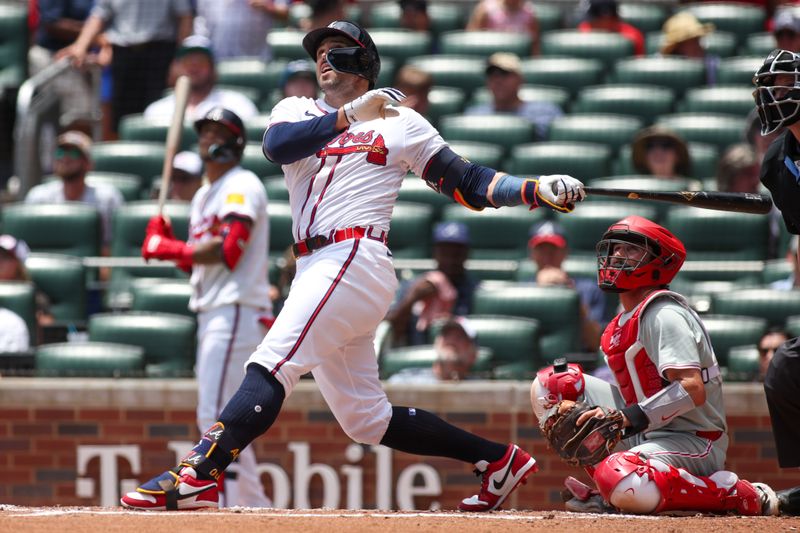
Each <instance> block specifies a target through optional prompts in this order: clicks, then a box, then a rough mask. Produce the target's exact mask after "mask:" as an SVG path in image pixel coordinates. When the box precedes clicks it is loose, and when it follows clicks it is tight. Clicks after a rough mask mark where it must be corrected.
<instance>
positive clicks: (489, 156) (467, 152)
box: [447, 140, 505, 169]
mask: <svg viewBox="0 0 800 533" xmlns="http://www.w3.org/2000/svg"><path fill="white" fill-rule="evenodd" d="M448 141H449V140H448ZM447 144H449V145H450V148H451V149H452V150H453V151H454V152H455V153H457V154H458V155H460V156H462V157H465V158H467V159H469V160H470V161H472V162H473V163H478V164H480V165H484V166H487V167H490V168H495V169H496V168H500V167H501V165H502V160H503V154H504V153H505V149H504V148H503V147H502V146H499V145H497V144H491V143H488V142H475V141H449V142H448V143H447Z"/></svg>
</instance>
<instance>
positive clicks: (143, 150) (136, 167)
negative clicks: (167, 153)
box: [92, 141, 165, 191]
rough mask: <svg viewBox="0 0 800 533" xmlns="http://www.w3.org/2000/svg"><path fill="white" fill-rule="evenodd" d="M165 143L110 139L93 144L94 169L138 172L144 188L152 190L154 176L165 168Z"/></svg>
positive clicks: (158, 174)
mask: <svg viewBox="0 0 800 533" xmlns="http://www.w3.org/2000/svg"><path fill="white" fill-rule="evenodd" d="M164 150H165V147H164V143H163V142H153V141H109V142H99V143H95V144H94V145H92V169H93V170H95V171H100V172H123V173H127V174H136V175H137V176H139V177H140V178H141V179H142V190H147V191H149V190H150V187H151V186H152V184H153V176H160V175H161V170H162V169H163V168H164Z"/></svg>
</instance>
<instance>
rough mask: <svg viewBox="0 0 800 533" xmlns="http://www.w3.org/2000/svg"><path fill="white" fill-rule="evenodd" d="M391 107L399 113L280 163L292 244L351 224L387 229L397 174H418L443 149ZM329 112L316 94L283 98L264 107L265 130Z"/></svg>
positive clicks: (434, 136) (430, 132) (417, 119)
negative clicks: (268, 112)
mask: <svg viewBox="0 0 800 533" xmlns="http://www.w3.org/2000/svg"><path fill="white" fill-rule="evenodd" d="M396 109H397V111H398V113H399V116H396V117H388V118H386V119H376V120H371V121H367V122H356V123H355V124H353V125H352V126H350V127H349V128H348V129H347V130H345V131H344V132H343V133H341V134H340V135H337V136H336V137H334V138H333V140H332V141H330V142H329V143H328V144H327V146H326V147H325V148H324V149H322V150H321V151H320V152H319V153H317V154H315V155H312V156H310V157H306V158H304V159H301V160H300V161H296V162H294V163H292V164H290V165H284V166H283V167H282V168H283V171H284V173H285V175H286V185H287V187H288V188H289V201H290V202H291V206H292V233H293V235H294V239H295V241H299V240H302V239H306V238H308V237H311V236H314V235H327V234H328V232H329V231H331V230H333V229H337V228H346V227H353V226H364V227H366V226H373V227H375V228H376V229H378V230H384V231H388V230H389V220H390V219H391V216H392V208H393V207H394V202H395V200H396V199H397V193H398V191H399V190H400V185H401V184H402V181H403V178H404V177H405V176H406V174H407V173H408V171H409V170H411V171H412V172H413V173H414V174H416V175H418V176H422V172H423V170H424V166H425V164H426V163H427V162H428V160H429V159H430V158H431V157H432V156H433V155H434V154H436V153H437V152H438V151H439V150H441V149H442V148H443V147H444V146H445V142H444V140H443V139H442V137H441V136H440V135H439V132H437V131H436V129H435V128H434V127H433V126H431V125H430V123H429V122H428V121H427V120H425V119H424V118H423V117H422V116H420V115H419V114H418V113H417V112H416V111H414V110H412V109H409V108H407V107H398V108H396ZM335 112H336V108H333V107H331V106H329V105H327V104H326V103H325V102H324V101H323V100H322V99H317V100H316V101H315V100H313V99H311V98H300V97H291V98H286V99H284V100H282V101H280V102H278V104H277V105H276V106H275V108H274V109H273V110H272V115H271V116H270V121H269V126H268V129H269V127H271V126H272V125H274V124H279V123H281V122H300V121H303V120H311V119H312V118H314V117H320V116H322V115H324V114H327V113H335ZM431 194H434V193H433V191H431Z"/></svg>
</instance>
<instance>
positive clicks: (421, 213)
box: [389, 180, 436, 258]
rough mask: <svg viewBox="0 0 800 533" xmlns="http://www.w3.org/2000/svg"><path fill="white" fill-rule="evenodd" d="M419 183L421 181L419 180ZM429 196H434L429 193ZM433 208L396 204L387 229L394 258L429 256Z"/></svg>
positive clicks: (414, 204) (411, 204)
mask: <svg viewBox="0 0 800 533" xmlns="http://www.w3.org/2000/svg"><path fill="white" fill-rule="evenodd" d="M420 181H421V180H420ZM431 194H436V193H434V192H433V191H431ZM433 217H434V207H433V206H432V205H429V204H423V203H405V202H396V203H395V204H394V211H392V223H391V226H390V227H389V249H390V250H391V251H392V256H393V257H396V258H423V257H430V255H431V228H432V227H433Z"/></svg>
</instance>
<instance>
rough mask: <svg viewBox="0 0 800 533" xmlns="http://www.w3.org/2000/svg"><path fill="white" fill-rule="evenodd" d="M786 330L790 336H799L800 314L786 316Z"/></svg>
mask: <svg viewBox="0 0 800 533" xmlns="http://www.w3.org/2000/svg"><path fill="white" fill-rule="evenodd" d="M786 331H788V332H789V335H790V336H791V337H800V315H795V316H790V317H786Z"/></svg>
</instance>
